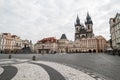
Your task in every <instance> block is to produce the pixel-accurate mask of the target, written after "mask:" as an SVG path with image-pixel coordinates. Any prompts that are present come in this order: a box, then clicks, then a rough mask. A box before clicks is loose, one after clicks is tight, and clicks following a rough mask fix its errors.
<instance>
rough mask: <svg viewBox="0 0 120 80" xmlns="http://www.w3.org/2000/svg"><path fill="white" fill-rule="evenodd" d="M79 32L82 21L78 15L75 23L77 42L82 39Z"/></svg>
mask: <svg viewBox="0 0 120 80" xmlns="http://www.w3.org/2000/svg"><path fill="white" fill-rule="evenodd" d="M79 30H80V19H79V17H78V15H77V18H76V22H75V40H76V39H78V38H79V37H80V35H79Z"/></svg>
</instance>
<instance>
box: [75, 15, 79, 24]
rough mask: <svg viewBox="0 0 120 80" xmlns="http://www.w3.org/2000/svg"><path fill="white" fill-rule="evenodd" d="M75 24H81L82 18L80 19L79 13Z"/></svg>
mask: <svg viewBox="0 0 120 80" xmlns="http://www.w3.org/2000/svg"><path fill="white" fill-rule="evenodd" d="M75 25H80V19H79V16H78V15H77V18H76V24H75Z"/></svg>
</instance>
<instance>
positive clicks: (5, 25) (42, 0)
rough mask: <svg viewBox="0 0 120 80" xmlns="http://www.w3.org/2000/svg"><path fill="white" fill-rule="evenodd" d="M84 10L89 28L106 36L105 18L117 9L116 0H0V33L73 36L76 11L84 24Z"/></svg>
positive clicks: (119, 4) (26, 36)
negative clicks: (91, 23)
mask: <svg viewBox="0 0 120 80" xmlns="http://www.w3.org/2000/svg"><path fill="white" fill-rule="evenodd" d="M87 12H89V14H90V16H91V18H92V21H93V32H94V34H95V35H96V36H97V35H102V36H103V37H105V38H106V39H107V40H109V39H110V31H109V19H110V18H111V17H113V18H114V17H115V15H116V13H117V12H118V13H120V1H119V0H0V33H4V32H8V33H11V34H15V35H18V36H19V37H21V39H28V40H32V41H33V43H36V42H37V41H38V40H41V39H42V38H45V37H56V38H57V39H59V38H60V37H61V35H62V34H66V36H67V38H68V39H69V40H74V33H75V26H74V23H75V21H76V17H77V15H78V16H79V18H80V22H81V23H82V24H84V22H85V19H86V15H87Z"/></svg>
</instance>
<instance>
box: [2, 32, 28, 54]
mask: <svg viewBox="0 0 120 80" xmlns="http://www.w3.org/2000/svg"><path fill="white" fill-rule="evenodd" d="M25 41H28V40H22V39H21V38H20V37H18V36H17V35H12V34H11V33H0V53H18V52H20V51H21V49H23V48H24V47H25V45H27V44H26V43H25Z"/></svg>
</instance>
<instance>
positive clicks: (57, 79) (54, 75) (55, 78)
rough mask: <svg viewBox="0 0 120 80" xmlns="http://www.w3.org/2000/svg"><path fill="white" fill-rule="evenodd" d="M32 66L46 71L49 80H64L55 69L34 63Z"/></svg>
mask: <svg viewBox="0 0 120 80" xmlns="http://www.w3.org/2000/svg"><path fill="white" fill-rule="evenodd" d="M34 64H36V65H39V66H41V67H43V68H44V69H45V70H46V71H47V73H48V74H49V75H50V80H65V78H64V77H63V76H62V75H61V74H60V73H59V72H58V71H56V70H55V69H53V68H51V67H49V66H47V65H44V64H38V63H34Z"/></svg>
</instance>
